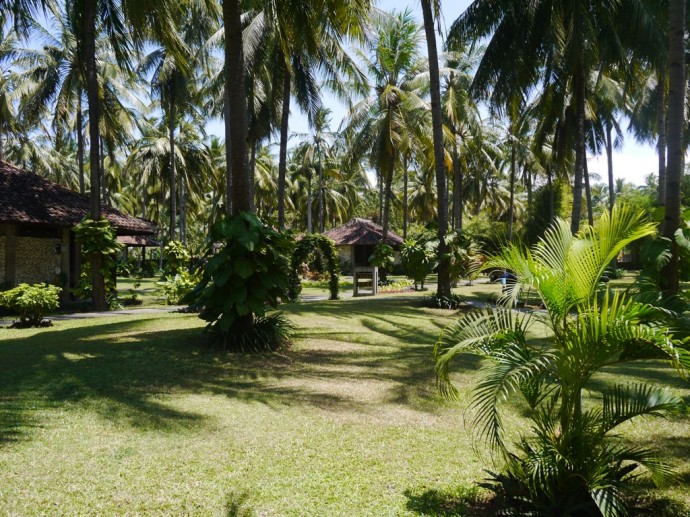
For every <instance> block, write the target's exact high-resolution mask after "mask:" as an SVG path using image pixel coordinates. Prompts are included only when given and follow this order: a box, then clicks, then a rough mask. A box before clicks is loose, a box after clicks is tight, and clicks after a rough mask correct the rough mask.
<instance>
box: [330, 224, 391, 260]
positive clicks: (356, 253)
mask: <svg viewBox="0 0 690 517" xmlns="http://www.w3.org/2000/svg"><path fill="white" fill-rule="evenodd" d="M324 235H325V236H326V237H328V238H330V239H332V240H333V241H334V242H335V245H336V247H337V248H338V252H339V253H340V259H341V261H347V262H348V263H349V264H350V265H351V266H352V267H366V266H368V265H369V257H371V255H372V253H374V248H375V247H376V245H377V244H378V243H379V242H381V240H382V238H383V227H382V226H380V225H378V224H376V223H375V222H373V221H370V220H369V219H360V218H355V219H352V220H351V221H349V222H347V223H345V224H343V225H342V226H338V227H337V228H333V229H332V230H328V231H327V232H325V233H324ZM402 243H403V239H402V237H400V236H399V235H398V234H396V233H394V232H392V231H390V230H389V231H388V238H387V240H386V244H388V245H389V246H391V247H392V248H393V249H394V250H396V251H397V250H398V249H399V248H400V245H401V244H402ZM397 257H398V254H397V253H396V262H397Z"/></svg>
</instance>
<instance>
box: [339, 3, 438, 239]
mask: <svg viewBox="0 0 690 517" xmlns="http://www.w3.org/2000/svg"><path fill="white" fill-rule="evenodd" d="M374 30H375V36H374V38H373V40H372V41H371V43H370V44H369V48H368V50H369V55H365V54H364V53H360V58H361V60H362V61H363V63H364V66H365V67H366V69H367V71H368V73H369V75H370V76H371V77H372V78H373V79H374V91H373V92H372V93H371V94H370V95H369V96H368V97H366V98H364V99H362V100H361V101H359V102H358V103H356V104H355V105H354V106H353V107H352V109H351V111H350V113H349V115H348V120H347V122H346V124H347V127H346V132H347V133H348V134H349V136H348V139H349V141H350V162H352V163H354V162H358V161H360V159H361V158H363V157H365V156H366V157H367V158H368V161H369V164H370V165H371V167H372V168H373V169H374V170H375V171H376V173H377V176H378V185H379V192H380V193H381V195H380V203H381V210H380V211H381V218H380V219H381V225H382V227H383V240H384V241H385V239H386V238H387V234H388V227H389V216H390V202H391V198H392V192H391V186H392V183H393V178H394V175H395V171H396V168H397V167H398V166H399V165H400V162H401V161H402V159H401V154H402V153H404V152H406V151H408V150H409V146H410V142H411V140H412V138H411V136H410V133H412V132H413V131H414V130H421V128H422V127H423V126H421V125H414V126H412V125H410V120H411V119H412V117H411V113H413V112H424V111H426V104H425V103H424V102H423V101H422V99H421V97H420V96H421V95H422V90H421V89H422V88H423V87H424V86H425V83H426V78H425V77H424V75H423V72H425V65H424V62H423V60H422V58H421V56H420V55H419V43H420V41H421V28H420V27H419V26H418V25H417V23H416V22H415V20H414V18H413V16H412V14H411V13H410V11H404V12H402V13H393V14H391V15H390V16H382V17H380V18H377V19H375V28H374Z"/></svg>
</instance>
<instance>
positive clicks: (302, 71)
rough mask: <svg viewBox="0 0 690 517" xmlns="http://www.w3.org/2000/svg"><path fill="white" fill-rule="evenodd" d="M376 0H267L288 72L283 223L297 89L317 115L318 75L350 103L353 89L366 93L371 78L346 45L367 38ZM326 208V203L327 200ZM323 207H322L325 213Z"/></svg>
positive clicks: (281, 167) (282, 66) (281, 172)
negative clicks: (344, 5) (292, 103)
mask: <svg viewBox="0 0 690 517" xmlns="http://www.w3.org/2000/svg"><path fill="white" fill-rule="evenodd" d="M370 6H371V2H370V0H356V1H353V2H348V5H347V9H343V8H342V3H340V2H338V1H337V0H320V1H314V0H309V1H298V2H292V1H287V2H286V1H280V2H277V1H267V2H265V10H266V17H267V19H268V20H272V21H273V25H272V26H271V29H272V30H274V31H275V33H276V38H275V44H276V47H275V51H274V55H276V56H278V57H279V59H280V62H279V63H278V67H277V70H274V73H275V72H276V71H278V72H279V73H280V74H282V94H283V98H282V114H281V118H280V152H279V164H278V227H279V228H280V229H282V228H283V227H284V225H285V207H284V200H285V173H286V170H287V169H286V167H287V140H288V119H289V115H290V99H291V97H292V92H293V89H294V90H295V94H296V99H297V102H298V104H299V106H300V107H301V109H302V110H303V111H304V112H306V113H307V114H308V115H309V118H310V119H312V118H313V117H315V116H316V115H317V113H318V108H319V107H320V105H321V100H320V91H319V87H318V85H317V83H316V80H315V79H316V74H317V73H321V74H322V75H323V76H324V77H323V79H324V82H323V84H324V86H325V87H326V88H329V89H331V90H332V91H333V92H334V93H336V95H338V96H339V97H340V98H342V99H344V100H346V101H348V102H350V100H351V99H350V91H351V90H354V91H355V92H360V93H361V92H364V91H365V90H366V85H367V80H366V77H365V76H364V74H363V73H362V72H361V71H360V70H359V68H358V67H357V65H356V63H355V62H354V61H353V60H352V59H351V58H350V56H349V55H348V54H347V52H346V51H345V50H344V48H343V46H342V44H341V42H342V41H343V39H345V38H348V37H349V38H354V39H355V40H359V41H361V40H362V37H363V35H364V25H365V21H366V20H367V19H368V13H369V9H370ZM320 206H322V207H323V203H321V205H320ZM321 213H322V211H321V210H320V212H319V214H321Z"/></svg>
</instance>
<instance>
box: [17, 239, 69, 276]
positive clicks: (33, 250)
mask: <svg viewBox="0 0 690 517" xmlns="http://www.w3.org/2000/svg"><path fill="white" fill-rule="evenodd" d="M56 244H60V240H59V239H41V238H37V237H17V259H16V260H17V262H16V263H17V271H16V278H15V283H16V284H21V283H28V284H35V283H39V282H52V281H53V279H54V278H55V276H56V274H58V273H59V272H60V262H61V256H60V255H57V254H55V245H56ZM56 268H57V270H56Z"/></svg>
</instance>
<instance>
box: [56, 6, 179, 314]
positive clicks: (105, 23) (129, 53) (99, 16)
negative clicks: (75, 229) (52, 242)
mask: <svg viewBox="0 0 690 517" xmlns="http://www.w3.org/2000/svg"><path fill="white" fill-rule="evenodd" d="M180 7H181V6H180V5H179V3H177V4H176V3H174V2H172V0H121V1H119V2H116V1H115V0H66V1H65V10H66V12H67V13H68V16H70V17H71V16H74V19H75V26H77V27H79V29H80V30H79V39H78V43H77V47H78V49H79V52H80V54H81V55H82V56H83V60H82V74H83V75H84V84H85V87H86V98H87V105H88V110H89V169H90V170H89V173H90V180H91V181H90V183H91V194H90V210H89V215H90V217H91V218H92V219H94V220H95V219H99V218H100V216H101V200H100V185H101V150H100V142H101V131H100V127H99V126H100V120H101V106H100V99H99V94H98V90H99V88H98V62H97V45H96V42H97V40H98V39H99V36H100V35H101V34H103V35H105V36H106V37H107V39H108V41H109V43H110V45H111V46H112V48H113V51H114V54H115V56H116V59H117V61H118V62H119V63H121V64H122V65H123V66H125V67H127V66H129V64H130V63H131V60H132V57H133V50H135V49H139V48H141V46H142V45H143V43H144V41H145V40H146V39H147V38H149V37H150V36H152V35H155V36H156V37H158V38H160V39H161V40H162V41H164V42H165V43H166V44H167V45H168V46H169V48H171V49H172V51H173V54H175V55H177V56H180V57H181V56H182V51H181V50H182V48H183V44H182V43H181V42H180V40H179V38H178V36H177V32H176V31H175V26H174V19H173V15H174V14H176V13H178V12H179V11H178V9H180ZM101 264H102V257H101V256H100V255H99V254H96V253H94V254H93V256H92V257H91V274H92V293H93V305H94V308H95V309H96V310H103V309H105V285H104V281H103V274H102V272H101Z"/></svg>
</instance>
